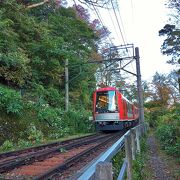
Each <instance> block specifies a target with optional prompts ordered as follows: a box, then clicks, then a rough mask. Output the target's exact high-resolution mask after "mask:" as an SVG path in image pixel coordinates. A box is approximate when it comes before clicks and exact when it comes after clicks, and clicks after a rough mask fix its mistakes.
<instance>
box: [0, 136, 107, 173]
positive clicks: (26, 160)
mask: <svg viewBox="0 0 180 180" xmlns="http://www.w3.org/2000/svg"><path fill="white" fill-rule="evenodd" d="M106 136H107V137H108V136H110V135H106ZM104 138H105V137H104V136H101V137H98V138H97V136H96V137H93V138H91V139H89V140H88V139H87V138H85V139H80V140H79V141H76V142H73V143H70V144H67V145H64V146H61V145H60V146H58V147H55V148H54V147H53V148H52V149H48V150H46V151H43V152H35V153H33V154H30V155H27V156H26V157H20V158H14V159H10V160H8V161H7V162H1V163H0V173H4V172H6V171H9V170H12V169H14V168H17V167H20V166H22V165H25V164H30V163H33V162H34V161H35V160H37V159H41V160H42V159H44V157H47V156H48V155H50V154H52V153H56V152H59V153H61V152H60V149H64V150H70V149H72V148H74V147H78V146H80V145H85V144H89V143H93V142H94V141H95V140H96V141H99V140H102V139H104Z"/></svg>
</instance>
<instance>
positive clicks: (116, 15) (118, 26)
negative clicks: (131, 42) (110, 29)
mask: <svg viewBox="0 0 180 180" xmlns="http://www.w3.org/2000/svg"><path fill="white" fill-rule="evenodd" d="M111 5H112V8H113V11H114V15H115V18H116V21H117V25H118V28H119V31H120V34H121V37H122V40H123V43H124V45H125V44H126V42H125V39H124V36H123V33H122V30H121V26H120V23H119V21H118V17H117V14H116V11H115V8H114V4H113V2H112V0H111Z"/></svg>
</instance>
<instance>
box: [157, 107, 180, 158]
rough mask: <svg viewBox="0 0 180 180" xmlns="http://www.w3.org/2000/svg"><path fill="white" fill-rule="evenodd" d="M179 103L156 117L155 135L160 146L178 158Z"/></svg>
mask: <svg viewBox="0 0 180 180" xmlns="http://www.w3.org/2000/svg"><path fill="white" fill-rule="evenodd" d="M179 111H180V110H179V104H177V105H176V106H174V107H173V108H172V109H170V110H169V111H167V112H166V114H165V115H163V116H160V117H159V118H158V121H159V122H158V127H157V130H156V135H157V137H158V139H159V140H160V143H161V145H162V148H163V149H164V150H165V151H166V152H167V153H168V154H170V155H173V156H176V157H179V158H180V151H179V148H180V129H179V128H180V116H179Z"/></svg>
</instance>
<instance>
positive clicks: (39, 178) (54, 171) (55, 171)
mask: <svg viewBox="0 0 180 180" xmlns="http://www.w3.org/2000/svg"><path fill="white" fill-rule="evenodd" d="M117 137H119V134H115V135H114V136H112V135H111V136H110V137H107V138H106V139H105V140H104V141H102V142H101V143H100V144H98V145H96V146H94V147H90V148H88V149H87V150H85V151H83V152H81V153H79V154H77V155H76V156H74V157H71V158H69V159H67V160H66V161H65V162H64V163H63V164H61V165H58V166H56V167H55V168H53V169H51V170H49V171H47V172H45V173H44V174H42V175H40V176H37V177H35V178H34V180H44V179H53V177H54V176H55V175H57V174H59V173H62V172H63V171H65V170H67V169H68V167H70V166H72V165H73V164H74V163H76V162H78V161H80V159H81V158H83V157H84V156H86V155H88V154H90V153H91V152H92V151H95V150H97V149H98V148H100V147H101V146H103V145H104V144H106V143H107V142H109V141H111V140H113V139H116V138H117Z"/></svg>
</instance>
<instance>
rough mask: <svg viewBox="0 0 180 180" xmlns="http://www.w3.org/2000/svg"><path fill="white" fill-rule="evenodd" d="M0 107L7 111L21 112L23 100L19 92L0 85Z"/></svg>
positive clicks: (17, 113)
mask: <svg viewBox="0 0 180 180" xmlns="http://www.w3.org/2000/svg"><path fill="white" fill-rule="evenodd" d="M0 108H2V109H4V110H5V111H6V112H7V113H13V114H16V115H19V114H21V111H22V110H23V102H22V98H21V96H20V93H18V92H17V91H15V90H12V89H8V88H5V87H0Z"/></svg>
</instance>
